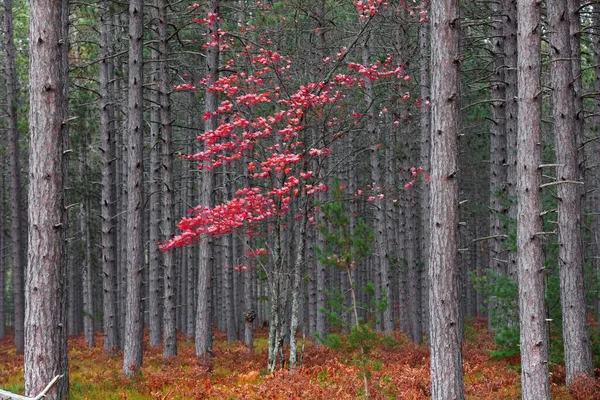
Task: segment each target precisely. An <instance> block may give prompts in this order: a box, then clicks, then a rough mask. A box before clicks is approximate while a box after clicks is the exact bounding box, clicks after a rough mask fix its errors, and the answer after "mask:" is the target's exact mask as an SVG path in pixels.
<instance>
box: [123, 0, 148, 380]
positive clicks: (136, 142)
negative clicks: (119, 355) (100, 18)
mask: <svg viewBox="0 0 600 400" xmlns="http://www.w3.org/2000/svg"><path fill="white" fill-rule="evenodd" d="M143 20H144V3H143V1H142V0H131V1H130V2H129V98H128V106H127V108H128V111H129V117H128V120H127V134H128V136H129V138H128V139H129V140H128V151H127V156H128V162H127V169H128V175H127V192H128V193H127V194H128V199H127V302H126V305H125V307H126V314H125V340H124V347H123V373H124V374H125V375H126V376H131V375H133V374H135V373H136V371H138V370H139V368H140V367H141V366H142V361H143V335H144V318H143V309H142V278H143V270H144V243H143V236H142V230H143V211H144V200H143V199H144V198H143V180H142V179H143V177H142V175H143V171H144V168H143V147H144V139H143V130H142V124H143V108H144V107H143V75H142V74H143V58H142V57H143V51H142V50H143V40H142V39H143V27H144V24H143V22H144V21H143Z"/></svg>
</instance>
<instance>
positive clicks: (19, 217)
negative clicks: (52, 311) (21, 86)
mask: <svg viewBox="0 0 600 400" xmlns="http://www.w3.org/2000/svg"><path fill="white" fill-rule="evenodd" d="M4 51H5V52H6V67H5V68H6V103H7V104H6V106H7V113H8V137H9V142H10V147H9V153H10V156H9V157H10V177H11V179H10V214H11V229H10V239H11V244H10V247H11V251H12V255H11V266H12V283H13V285H12V286H13V299H14V300H13V303H14V321H15V346H16V348H17V354H23V351H24V325H23V324H24V318H25V292H24V287H23V281H24V262H25V256H24V254H25V251H24V250H25V244H24V243H23V233H24V231H23V211H24V210H23V206H22V205H23V200H22V193H21V190H22V188H21V160H20V154H21V152H20V150H19V131H18V128H17V72H16V68H15V62H16V57H17V54H16V53H17V50H16V48H15V44H14V38H13V18H12V0H6V1H4Z"/></svg>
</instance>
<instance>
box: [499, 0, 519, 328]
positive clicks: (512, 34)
mask: <svg viewBox="0 0 600 400" xmlns="http://www.w3.org/2000/svg"><path fill="white" fill-rule="evenodd" d="M504 18H505V21H504V54H505V57H504V63H505V64H506V71H505V75H504V80H505V95H506V103H505V111H504V112H505V118H506V164H507V167H506V196H507V198H508V201H509V203H508V218H509V219H510V220H511V221H514V222H515V223H516V221H517V204H516V202H515V201H514V200H513V199H516V197H517V121H518V114H519V105H518V102H517V90H518V86H517V25H518V24H517V0H504ZM504 254H506V256H505V257H503V258H502V262H505V263H506V271H507V276H508V277H509V278H511V279H513V280H514V281H517V279H518V274H517V255H516V254H515V253H514V252H513V251H506V252H505V253H504ZM514 323H515V324H516V321H514Z"/></svg>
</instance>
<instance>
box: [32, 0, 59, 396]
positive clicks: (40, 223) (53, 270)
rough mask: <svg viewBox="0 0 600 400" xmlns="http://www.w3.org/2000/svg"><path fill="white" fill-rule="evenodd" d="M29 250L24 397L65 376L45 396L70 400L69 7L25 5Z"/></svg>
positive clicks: (40, 2)
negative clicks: (67, 242) (27, 10)
mask: <svg viewBox="0 0 600 400" xmlns="http://www.w3.org/2000/svg"><path fill="white" fill-rule="evenodd" d="M30 10H31V14H30V34H29V35H30V36H29V44H30V49H29V62H30V64H29V96H30V97H29V101H30V113H29V128H30V158H29V166H30V171H29V205H30V207H29V223H30V226H31V229H30V230H29V252H28V271H29V272H28V274H27V293H26V303H27V304H26V314H25V348H26V351H25V395H27V396H35V395H37V394H38V393H39V392H40V391H42V389H44V387H45V385H46V384H47V383H48V382H50V381H51V380H52V379H53V378H54V377H55V376H56V375H65V376H64V377H63V378H62V379H61V380H60V381H59V382H58V383H57V385H56V386H55V387H54V388H53V389H52V390H51V391H50V393H49V394H48V395H47V396H46V398H47V399H52V400H62V399H68V398H69V379H68V373H69V372H68V371H69V366H68V357H67V329H66V327H67V325H66V323H67V321H66V282H65V276H66V273H67V270H66V254H65V250H66V247H65V240H66V223H67V221H66V209H65V206H66V204H65V190H64V189H65V182H64V180H65V178H66V171H67V169H66V156H65V153H64V150H65V148H64V146H65V143H66V135H67V123H66V122H65V121H66V120H67V118H66V117H67V113H66V111H67V71H68V66H67V61H66V60H67V58H66V55H67V51H68V34H67V20H68V6H67V2H66V1H65V0H63V1H59V0H54V1H53V0H32V1H31V2H30Z"/></svg>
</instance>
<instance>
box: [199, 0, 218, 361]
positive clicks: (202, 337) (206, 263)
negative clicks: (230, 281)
mask: <svg viewBox="0 0 600 400" xmlns="http://www.w3.org/2000/svg"><path fill="white" fill-rule="evenodd" d="M210 13H213V14H216V15H219V1H218V0H211V1H209V2H208V4H207V5H206V14H207V15H208V14H210ZM218 30H219V22H218V19H217V18H215V19H214V21H212V23H211V24H210V25H209V26H208V34H207V39H208V40H209V41H219V35H218ZM206 77H207V86H208V87H210V86H211V85H212V83H213V82H214V81H216V80H217V79H218V78H219V46H209V47H208V49H207V51H206ZM204 101H205V110H206V112H207V113H211V115H210V117H209V118H208V119H207V120H206V122H205V131H206V132H208V131H212V130H214V129H216V128H217V117H216V115H213V114H212V113H213V112H215V111H216V110H217V107H218V98H217V94H216V93H214V92H210V91H208V90H207V91H206V93H205V97H204ZM214 190H215V174H214V172H212V170H206V169H204V170H202V183H201V188H200V204H202V205H204V206H205V207H214V206H215V198H214ZM213 253H214V249H213V240H212V239H211V238H209V237H206V238H204V239H203V240H201V242H200V268H199V271H198V289H197V294H198V303H197V311H196V357H198V358H199V359H200V362H201V363H203V364H205V365H206V367H207V368H209V369H210V368H212V357H213V355H212V318H211V292H212V286H211V280H212V269H213V265H214V261H215V255H214V254H213Z"/></svg>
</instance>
